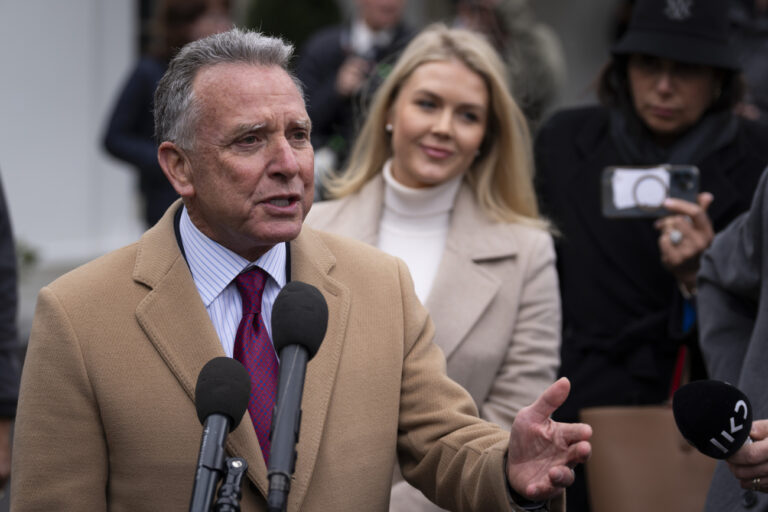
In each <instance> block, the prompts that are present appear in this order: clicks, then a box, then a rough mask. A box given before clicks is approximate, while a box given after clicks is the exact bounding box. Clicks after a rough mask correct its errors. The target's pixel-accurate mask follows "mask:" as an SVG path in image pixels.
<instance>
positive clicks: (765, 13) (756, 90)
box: [730, 0, 768, 124]
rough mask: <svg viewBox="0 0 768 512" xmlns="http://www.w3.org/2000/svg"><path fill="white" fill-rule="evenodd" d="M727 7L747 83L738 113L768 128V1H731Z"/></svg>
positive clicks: (734, 42)
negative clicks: (728, 7)
mask: <svg viewBox="0 0 768 512" xmlns="http://www.w3.org/2000/svg"><path fill="white" fill-rule="evenodd" d="M730 5H731V9H730V19H731V26H732V27H733V45H734V46H735V47H736V50H737V51H738V54H739V63H740V64H741V69H742V70H743V71H744V79H745V80H746V83H747V94H746V97H745V98H744V101H743V102H742V104H741V105H740V106H739V108H738V111H739V113H741V114H742V115H744V116H745V117H747V118H749V119H754V120H756V121H759V122H761V123H763V124H768V0H732V1H731V2H730Z"/></svg>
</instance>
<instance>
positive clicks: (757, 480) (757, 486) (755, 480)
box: [752, 476, 760, 491]
mask: <svg viewBox="0 0 768 512" xmlns="http://www.w3.org/2000/svg"><path fill="white" fill-rule="evenodd" d="M759 489H760V477H759V476H756V477H755V478H753V479H752V490H753V491H757V490H759Z"/></svg>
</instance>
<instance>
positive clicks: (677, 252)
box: [655, 192, 715, 292]
mask: <svg viewBox="0 0 768 512" xmlns="http://www.w3.org/2000/svg"><path fill="white" fill-rule="evenodd" d="M713 199H714V197H713V196H712V194H710V193H709V192H703V193H701V194H699V197H698V204H697V203H691V202H688V201H683V200H682V199H674V198H668V199H666V200H665V201H664V207H665V208H666V209H667V210H669V211H670V212H671V213H672V214H671V215H668V216H666V217H662V218H660V219H659V220H657V221H656V224H655V226H656V229H658V230H659V231H661V235H660V236H659V249H660V250H661V262H662V263H663V264H664V266H665V267H667V269H668V270H669V271H670V272H672V274H673V275H674V276H675V278H676V279H677V281H678V282H679V283H680V284H682V285H683V286H684V287H685V288H686V290H688V291H689V292H693V290H695V289H696V274H697V272H698V271H699V259H700V258H701V253H703V252H704V250H705V249H706V248H707V247H709V245H710V244H711V243H712V239H713V238H714V237H715V232H714V230H713V229H712V222H710V220H709V217H708V216H707V208H708V207H709V205H710V204H711V203H712V200H713Z"/></svg>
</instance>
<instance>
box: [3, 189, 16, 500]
mask: <svg viewBox="0 0 768 512" xmlns="http://www.w3.org/2000/svg"><path fill="white" fill-rule="evenodd" d="M17 302H18V289H17V283H16V251H15V250H14V241H13V231H12V229H11V218H10V215H9V214H8V206H7V204H6V201H5V193H4V191H3V185H2V183H0V497H2V495H3V494H4V493H5V486H6V484H7V483H8V479H9V478H10V475H11V427H12V425H13V418H14V416H16V402H17V400H18V396H19V360H18V352H19V344H18V336H17V331H16V309H17Z"/></svg>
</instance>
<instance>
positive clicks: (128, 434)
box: [11, 202, 517, 512]
mask: <svg viewBox="0 0 768 512" xmlns="http://www.w3.org/2000/svg"><path fill="white" fill-rule="evenodd" d="M179 204H180V203H179V202H177V203H176V204H175V205H173V206H172V207H171V208H170V209H169V211H168V212H167V213H166V215H165V216H164V217H163V219H162V220H161V221H160V222H159V223H158V225H156V226H155V227H153V228H151V229H150V230H149V231H147V233H145V235H144V236H143V237H142V238H141V239H140V240H139V241H138V242H137V243H135V244H133V245H131V246H128V247H125V248H123V249H120V250H117V251H115V252H112V253H110V254H108V255H106V256H104V257H101V258H99V259H97V260H95V261H93V262H91V263H88V264H86V265H85V266H83V267H80V268H78V269H76V270H74V271H72V272H71V273H69V274H66V275H65V276H63V277H61V278H59V279H58V280H56V281H55V282H53V283H52V284H50V285H49V286H47V287H45V288H43V289H42V290H41V292H40V295H39V298H38V304H37V310H36V313H35V319H34V324H33V327H32V333H31V337H30V342H29V348H28V353H27V357H26V361H25V365H24V369H23V375H22V383H21V396H20V399H19V408H18V417H17V419H16V430H15V444H14V459H13V468H12V474H13V477H12V490H11V494H12V503H11V509H12V510H13V511H17V512H26V511H46V512H47V511H54V510H55V511H59V510H61V511H64V510H67V511H69V510H73V511H74V510H88V511H91V512H94V511H107V510H109V511H112V512H124V511H125V512H127V511H130V512H138V511H145V510H146V511H157V510H186V509H187V508H188V505H189V499H190V496H191V492H192V485H193V478H194V473H195V466H196V461H197V455H198V452H199V445H200V438H201V431H202V427H201V425H200V422H199V421H198V419H197V416H196V412H195V405H194V388H195V384H196V381H197V376H198V373H199V371H200V369H201V368H202V367H203V365H204V364H205V363H206V362H207V361H209V360H210V359H212V358H214V357H219V356H223V355H224V352H223V349H222V347H221V344H220V343H219V340H218V338H217V335H216V332H215V330H214V328H213V325H212V323H211V321H210V319H209V317H208V314H207V312H206V310H205V307H204V305H203V303H202V301H201V299H200V296H199V295H198V292H197V289H196V287H195V284H194V281H193V279H192V276H191V274H190V271H189V268H188V266H187V264H186V262H185V260H184V258H183V256H182V254H181V252H180V250H179V246H178V244H177V240H176V237H175V233H174V226H173V217H174V213H175V210H177V209H178V208H179ZM290 248H291V272H292V278H293V279H294V280H299V281H304V282H307V283H310V284H312V285H314V286H316V287H317V288H318V289H319V290H320V291H321V293H322V294H323V296H324V297H325V299H326V301H327V302H328V309H329V321H328V331H327V334H326V337H325V339H324V341H323V343H322V345H321V347H320V350H319V352H318V353H317V355H316V356H315V357H314V358H313V359H312V360H311V361H310V362H309V365H308V369H307V377H306V383H305V389H304V396H303V402H302V407H303V412H304V414H303V420H302V425H301V435H300V440H299V443H298V447H297V450H298V461H297V465H296V473H295V475H294V479H293V482H292V487H291V492H290V495H289V499H288V510H289V511H291V512H296V511H299V510H301V511H306V512H313V511H318V512H326V511H330V510H339V511H374V512H375V511H385V510H387V506H388V503H389V497H390V485H391V475H392V471H393V467H394V465H395V464H396V461H397V459H398V457H399V460H400V464H401V467H402V470H403V473H404V474H405V475H406V476H407V477H408V478H409V479H410V480H411V481H412V482H414V483H417V484H418V485H419V487H420V488H421V489H422V490H423V491H424V492H425V493H427V494H428V495H430V496H431V497H432V498H434V499H437V500H438V502H440V503H441V504H442V505H443V506H446V507H450V508H454V509H456V510H476V511H490V510H517V507H515V506H510V505H509V503H508V495H507V488H506V482H505V476H504V471H503V468H502V466H503V456H504V453H505V450H506V446H507V443H508V439H509V434H508V432H507V431H504V430H502V429H499V428H498V427H497V426H495V425H492V424H489V423H485V422H483V421H481V420H479V419H478V418H477V417H476V415H475V414H476V409H475V406H474V404H473V402H472V399H471V397H470V396H469V395H468V394H467V393H466V392H465V391H464V390H463V389H462V388H461V387H460V386H458V385H456V384H455V383H454V382H453V381H451V380H450V379H448V378H447V376H446V374H445V359H444V357H443V355H442V352H441V350H440V349H439V348H438V347H437V346H436V345H434V344H433V343H432V341H431V340H432V337H433V331H434V330H433V325H432V322H431V321H430V320H429V317H428V315H427V312H426V310H425V309H424V308H423V307H422V306H421V304H420V303H419V301H418V299H417V298H416V295H415V293H414V291H413V285H412V282H411V281H410V277H409V274H408V272H407V269H406V268H405V265H404V264H403V263H402V262H401V261H399V260H397V259H396V258H393V257H390V256H388V255H385V254H383V253H381V252H380V251H378V250H376V249H374V248H372V247H370V246H368V245H366V244H362V243H359V242H355V241H351V240H348V239H345V238H342V237H338V236H335V235H329V234H325V233H320V232H316V231H315V230H313V229H310V228H308V227H305V228H304V229H303V230H302V233H301V234H300V236H299V237H298V238H297V239H296V240H294V241H293V242H291V244H290ZM246 415H247V413H246ZM227 452H228V455H229V456H239V457H243V458H245V459H246V460H247V461H248V464H249V469H248V473H247V480H246V481H245V482H244V486H243V498H242V505H243V508H242V510H243V511H245V512H252V511H263V510H265V500H264V495H265V494H266V491H267V478H266V467H265V464H264V461H263V458H262V455H261V452H260V449H259V444H258V441H257V437H256V434H255V432H254V430H253V426H252V425H251V422H250V421H249V418H247V417H246V418H244V420H243V421H242V422H241V423H240V425H239V426H238V427H237V429H235V430H234V431H233V432H232V433H231V434H230V435H229V436H228V439H227Z"/></svg>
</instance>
